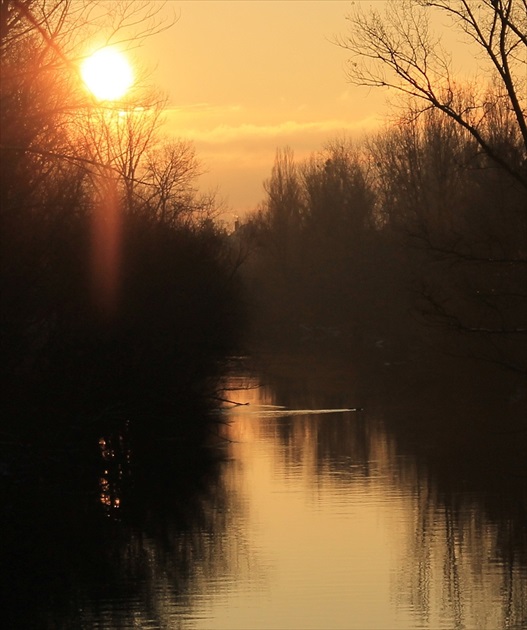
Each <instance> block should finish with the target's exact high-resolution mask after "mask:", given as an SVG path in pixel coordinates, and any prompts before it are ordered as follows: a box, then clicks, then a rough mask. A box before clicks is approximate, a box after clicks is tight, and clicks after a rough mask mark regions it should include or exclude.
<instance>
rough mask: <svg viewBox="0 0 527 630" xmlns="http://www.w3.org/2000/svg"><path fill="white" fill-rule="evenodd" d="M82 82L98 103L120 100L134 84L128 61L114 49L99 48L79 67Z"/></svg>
mask: <svg viewBox="0 0 527 630" xmlns="http://www.w3.org/2000/svg"><path fill="white" fill-rule="evenodd" d="M81 76H82V80H83V81H84V83H85V84H86V86H87V87H88V89H89V90H90V92H91V93H92V94H93V95H94V96H95V98H96V99H98V100H100V101H115V100H117V99H120V98H122V97H123V96H124V95H125V94H126V92H127V91H128V89H129V88H130V87H131V85H132V84H133V82H134V74H133V72H132V67H131V66H130V64H129V62H128V59H127V58H126V57H125V55H123V53H121V52H119V51H118V50H116V49H115V48H110V47H108V48H100V49H99V50H97V51H96V52H94V53H93V54H92V55H90V56H89V57H87V58H86V59H85V60H84V61H83V63H82V66H81Z"/></svg>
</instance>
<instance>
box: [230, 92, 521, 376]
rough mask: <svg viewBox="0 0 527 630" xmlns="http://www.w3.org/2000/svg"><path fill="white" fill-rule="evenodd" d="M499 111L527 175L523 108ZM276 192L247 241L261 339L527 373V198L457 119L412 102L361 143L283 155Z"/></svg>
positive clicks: (514, 156)
mask: <svg viewBox="0 0 527 630" xmlns="http://www.w3.org/2000/svg"><path fill="white" fill-rule="evenodd" d="M462 96H463V95H462ZM495 96H496V95H495ZM464 98H466V100H467V102H469V100H470V94H465V95H464ZM489 102H494V103H495V104H494V106H493V108H492V110H491V111H489V112H488V115H487V116H486V118H485V125H486V127H487V128H486V129H485V134H486V135H487V136H488V137H491V138H492V142H493V144H492V147H493V149H494V151H495V152H496V153H499V155H506V156H507V163H508V164H509V165H511V166H512V168H513V169H514V172H517V173H522V172H524V173H525V174H526V175H527V172H526V171H525V169H526V161H525V150H524V146H523V144H522V137H521V135H520V133H519V129H518V127H517V126H516V125H515V124H514V119H513V117H512V115H511V111H510V109H509V108H508V107H507V105H506V103H505V102H504V101H503V100H500V99H499V98H490V97H489ZM500 103H501V104H502V106H501V107H500ZM265 191H266V196H265V199H264V201H263V202H262V203H261V205H260V207H259V209H258V210H257V211H256V212H255V213H253V214H252V215H251V216H250V217H248V218H247V220H246V221H245V222H244V224H243V225H242V226H240V228H239V230H238V234H239V237H240V238H241V239H244V240H247V242H249V243H251V244H252V255H251V257H250V263H249V265H248V266H247V270H246V271H247V276H248V282H249V284H250V286H251V287H252V296H253V304H254V313H255V317H256V318H257V320H259V324H258V325H257V328H256V332H257V333H258V332H259V333H260V340H262V335H261V331H264V330H265V331H268V332H269V334H270V335H272V336H273V337H274V339H275V340H278V341H280V343H291V342H292V343H293V344H295V345H300V346H302V345H304V346H305V345H306V344H312V343H314V342H316V343H319V344H320V343H323V344H324V345H326V346H330V345H333V346H338V347H341V348H344V349H347V350H348V351H349V350H351V349H357V350H359V349H361V350H362V349H367V350H370V351H372V352H375V349H376V348H377V349H380V348H382V349H383V352H384V353H385V354H384V355H383V356H385V357H386V356H387V355H386V352H387V351H389V352H390V356H391V358H392V359H394V358H397V359H398V360H406V359H408V357H409V356H411V355H412V353H413V352H417V351H418V348H421V351H423V350H424V349H425V348H426V347H427V345H428V346H429V345H430V344H432V345H435V346H436V348H437V347H440V348H441V350H442V351H446V352H449V353H453V354H459V355H464V356H472V357H477V358H480V359H484V360H487V361H492V362H496V363H499V364H501V365H503V366H505V367H507V368H510V369H512V370H515V371H525V370H526V369H527V365H526V362H525V360H526V356H527V354H526V350H527V348H526V333H527V291H526V287H527V250H526V243H527V240H526V238H525V237H526V235H527V212H526V187H525V185H522V183H521V182H519V181H518V179H517V178H515V177H513V176H512V175H511V172H510V171H508V170H505V169H504V168H501V167H500V165H499V164H497V163H496V161H495V160H494V159H492V157H491V156H489V154H488V153H486V152H484V151H482V150H481V146H480V145H479V144H478V142H477V141H476V140H475V139H474V137H473V135H471V134H470V133H469V132H468V131H467V130H466V129H464V128H463V127H462V126H460V125H459V124H457V123H456V121H455V120H453V119H452V118H451V117H449V116H447V115H445V114H444V113H443V112H441V111H439V110H438V109H433V108H430V109H427V110H426V111H424V112H423V111H417V110H415V109H413V108H412V106H411V105H409V106H408V108H407V111H406V112H404V114H403V115H402V116H401V119H400V121H399V123H398V124H396V125H393V126H391V127H388V128H386V129H385V130H383V131H381V132H379V133H378V134H377V135H374V136H372V137H370V138H369V139H367V140H366V141H364V142H362V143H361V144H360V146H359V145H354V144H353V143H352V142H350V141H349V140H347V139H345V138H344V139H336V140H333V141H331V142H330V143H329V144H328V145H327V146H326V147H325V148H324V149H323V150H322V151H320V152H319V153H316V154H314V155H312V156H311V157H310V158H309V159H308V160H303V161H298V160H295V158H294V155H293V152H292V151H291V150H290V149H282V150H279V151H278V152H277V156H276V162H275V165H274V167H273V170H272V173H271V177H270V178H269V180H268V181H267V182H266V183H265Z"/></svg>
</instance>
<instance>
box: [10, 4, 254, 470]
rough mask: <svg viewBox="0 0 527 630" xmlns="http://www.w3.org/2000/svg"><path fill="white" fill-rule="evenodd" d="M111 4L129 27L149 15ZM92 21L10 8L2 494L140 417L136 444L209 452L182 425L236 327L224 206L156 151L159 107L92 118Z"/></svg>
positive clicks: (189, 161)
mask: <svg viewBox="0 0 527 630" xmlns="http://www.w3.org/2000/svg"><path fill="white" fill-rule="evenodd" d="M95 4H97V3H95ZM112 4H113V3H110V13H111V14H112V15H113V13H112V12H115V11H117V12H118V13H119V15H118V16H117V17H118V18H119V20H118V23H119V28H120V29H125V28H126V25H127V23H129V24H131V25H137V24H143V23H144V22H142V20H140V19H138V14H137V11H138V10H147V11H152V7H151V6H150V5H141V7H142V8H139V7H138V5H135V6H134V3H128V4H127V5H124V4H120V5H119V7H117V6H115V5H114V6H113V7H112V6H111V5H112ZM92 5H93V3H92ZM101 7H102V5H98V7H97V8H98V10H99V9H100V8H101ZM154 9H155V7H154ZM92 10H93V6H91V8H90V6H89V3H85V5H83V7H81V6H80V5H77V4H75V3H70V2H62V1H59V0H57V1H56V2H53V3H48V2H40V1H37V0H35V1H34V2H23V3H22V2H14V1H13V2H11V1H9V0H8V1H7V2H2V6H1V12H0V22H1V23H0V27H1V29H0V36H1V48H0V69H1V76H2V81H1V84H0V117H1V119H0V125H1V129H2V138H1V145H0V161H1V163H0V177H1V186H0V232H1V250H0V256H1V261H0V292H1V300H2V307H1V309H0V318H1V332H0V334H1V338H0V343H1V353H2V359H1V362H0V370H1V375H0V378H1V381H2V392H3V394H2V404H1V407H2V413H1V416H2V429H1V436H2V437H1V442H2V447H3V448H2V452H3V456H2V468H3V469H4V468H5V469H6V470H5V471H4V472H5V474H6V478H10V475H11V474H14V473H12V467H13V466H16V465H18V463H19V462H20V461H21V460H24V461H25V464H23V465H28V466H30V467H31V466H33V465H34V464H35V462H37V461H39V459H38V456H36V455H35V453H37V452H42V453H46V455H45V456H44V461H46V462H48V463H49V461H50V459H49V457H48V455H49V453H50V452H52V453H61V452H63V451H64V448H70V447H71V448H73V450H74V451H75V452H77V450H78V448H80V446H81V444H84V445H88V446H89V448H92V451H93V453H94V455H97V452H96V451H97V449H98V446H97V440H98V438H99V437H100V436H101V435H104V434H105V432H108V431H113V430H114V429H115V430H117V429H116V427H114V426H112V422H113V423H114V424H119V423H121V422H122V421H124V420H126V422H127V423H129V421H130V419H131V418H136V422H135V425H133V426H134V430H135V431H136V432H138V433H140V434H141V442H140V443H145V444H146V443H148V439H152V438H153V437H155V438H160V437H163V436H166V435H170V436H171V437H174V436H175V437H177V438H178V444H179V446H181V445H182V444H185V443H186V441H187V440H188V441H189V442H194V441H196V442H198V441H199V440H200V439H201V438H202V437H203V434H204V432H205V430H206V428H205V427H204V426H203V422H202V421H201V420H199V421H198V418H199V414H192V413H189V411H188V410H189V408H190V407H191V406H192V405H194V407H198V408H202V407H204V406H206V404H208V403H207V396H210V395H212V394H214V387H215V377H216V376H217V375H218V372H219V370H220V369H221V365H223V360H224V357H225V356H226V355H227V354H228V353H229V352H232V351H233V349H234V348H236V347H237V344H238V340H239V337H240V331H241V329H242V327H243V318H242V314H241V313H242V307H241V305H242V299H241V295H242V294H241V287H240V282H239V280H238V279H237V275H236V265H235V261H234V259H233V256H232V253H231V249H230V246H229V243H228V238H227V234H226V233H225V231H224V230H223V229H222V228H220V227H219V224H218V223H217V222H216V220H215V217H216V215H217V214H218V206H217V204H216V201H215V199H214V197H213V196H210V195H203V194H200V193H198V191H197V185H196V178H197V177H198V175H199V163H198V161H197V159H196V156H195V153H194V150H193V147H192V145H190V144H189V143H186V142H180V141H176V142H171V143H168V142H166V141H164V140H163V138H162V137H161V134H160V114H161V113H162V108H163V102H162V99H159V98H158V97H157V96H156V95H155V94H154V93H152V92H151V91H150V92H149V91H146V90H144V89H143V88H141V86H140V85H139V86H138V87H137V88H136V91H135V92H134V91H132V92H131V94H130V95H129V96H128V97H126V98H125V99H123V100H122V101H121V102H119V103H110V102H104V103H98V102H96V101H95V100H94V98H93V97H92V96H90V95H89V94H88V93H87V91H86V89H85V87H84V86H83V84H82V81H81V79H80V76H79V69H78V68H79V61H80V54H79V50H81V51H82V49H83V47H82V43H83V42H84V38H86V37H88V36H89V33H90V32H91V31H93V30H94V28H95V27H97V26H98V25H97V23H93V22H90V19H91V18H90V16H91V15H92V13H90V11H92ZM82 11H86V14H83V13H82ZM126 11H129V13H128V14H127V13H126ZM113 17H114V18H115V19H117V18H116V16H115V15H113ZM146 17H148V16H146ZM150 17H152V16H151V15H150ZM94 19H95V18H94ZM149 28H150V27H149ZM87 32H88V35H86V33H87ZM122 37H123V39H126V37H124V35H122ZM127 37H131V36H130V35H127ZM114 412H115V413H114ZM115 418H117V420H115ZM200 423H201V424H200ZM86 435H88V436H89V437H90V439H89V440H87V441H83V440H82V439H81V437H80V436H86ZM138 443H139V442H138ZM4 447H5V448H4ZM31 462H32V463H31ZM35 468H36V467H35ZM31 470H32V472H36V473H37V474H38V475H41V474H43V473H42V468H41V467H39V469H38V470H33V469H31Z"/></svg>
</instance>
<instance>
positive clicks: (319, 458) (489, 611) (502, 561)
mask: <svg viewBox="0 0 527 630" xmlns="http://www.w3.org/2000/svg"><path fill="white" fill-rule="evenodd" d="M471 368H472V369H470V370H469V372H468V374H466V373H465V374H463V372H461V373H460V374H457V375H455V376H454V378H453V379H452V376H450V379H451V381H450V382H444V381H441V379H440V377H441V374H439V375H437V374H436V375H435V379H436V380H435V384H434V378H433V376H431V374H430V373H429V372H428V373H425V374H421V375H418V376H417V375H415V374H412V375H411V377H410V376H409V375H408V374H404V373H403V374H402V375H400V377H399V378H397V377H395V378H394V377H393V376H392V375H389V374H388V375H385V374H383V373H382V372H377V373H376V377H377V382H375V379H372V377H371V374H370V375H364V374H363V375H361V377H360V379H359V378H358V375H357V371H356V370H354V369H353V368H352V367H350V366H349V365H346V364H345V363H344V364H342V363H340V364H336V366H335V364H330V367H329V369H321V366H320V363H319V364H318V365H317V364H313V363H311V362H310V361H309V360H307V361H306V358H305V357H303V359H302V360H301V361H299V362H297V363H296V364H294V365H292V364H288V367H287V370H283V365H282V366H280V367H278V368H276V367H275V365H274V364H273V362H272V361H271V362H270V363H268V364H266V365H265V368H264V371H265V376H264V379H265V380H264V382H265V385H264V386H263V396H262V397H263V399H264V400H265V401H266V402H267V403H276V402H278V403H279V404H282V405H285V406H286V407H287V408H291V409H295V408H296V409H303V408H306V407H308V406H309V404H310V403H313V405H314V406H317V405H318V406H319V407H320V406H331V405H333V406H335V407H337V408H338V407H342V406H345V405H361V406H364V408H365V413H364V414H357V415H355V416H353V420H352V421H346V420H345V419H344V418H342V417H340V418H337V419H334V420H333V421H332V419H331V418H330V417H323V418H322V419H321V420H320V421H316V420H313V418H312V417H309V416H302V415H299V416H298V417H294V418H291V417H287V418H283V419H282V420H278V421H277V422H276V425H275V426H274V427H273V428H267V429H266V430H267V431H268V432H270V435H269V436H268V437H269V439H272V440H275V439H279V440H280V442H281V444H282V448H281V450H280V451H279V453H280V456H281V457H282V458H283V462H282V466H283V468H284V469H285V470H287V469H290V470H292V469H294V468H295V467H298V466H302V465H303V466H304V467H305V466H306V465H307V467H308V471H307V472H305V474H306V475H311V476H312V477H313V478H314V480H315V481H314V483H316V484H318V485H319V486H320V485H326V486H327V485H333V486H342V488H347V489H349V491H352V490H353V488H354V487H358V486H360V485H361V484H364V483H371V484H375V483H377V481H380V483H382V484H384V486H385V491H386V492H393V493H397V494H398V495H400V496H402V497H405V498H406V499H405V500H407V501H408V502H409V513H411V514H413V523H411V526H410V527H408V528H407V529H406V530H405V536H406V541H405V543H404V552H401V554H400V559H399V569H398V572H397V575H396V577H395V579H394V589H395V593H396V595H395V597H396V599H397V605H398V607H400V608H401V609H402V610H404V609H406V610H411V611H412V612H413V614H415V615H416V616H417V618H418V623H419V624H422V625H424V626H425V627H430V624H432V625H433V624H434V623H437V621H438V620H443V622H445V620H446V621H450V620H451V621H452V622H453V623H454V626H455V627H456V628H457V627H459V628H461V627H466V626H467V623H469V624H470V620H476V622H477V624H478V627H482V628H483V627H490V628H494V627H502V626H504V627H521V626H522V624H525V623H527V528H526V525H527V519H526V516H527V515H526V512H525V509H526V505H527V487H526V486H527V484H526V480H527V476H526V474H525V473H526V471H525V467H524V466H525V462H524V460H522V458H521V455H520V453H521V452H522V451H523V449H524V445H525V431H524V430H523V431H522V430H517V427H518V425H519V426H520V429H521V426H522V424H521V423H522V420H521V417H522V413H523V412H522V409H521V408H515V409H509V408H507V407H504V401H507V400H508V399H509V398H510V394H508V393H507V391H510V389H512V390H514V386H512V387H510V388H509V390H507V387H506V385H504V383H505V384H506V383H508V381H509V376H508V375H505V378H504V379H502V381H500V375H499V373H498V376H497V375H496V372H494V371H493V369H492V368H491V369H489V371H488V372H487V373H486V372H485V369H481V366H479V378H478V375H476V376H475V374H474V370H473V366H471ZM442 376H443V377H444V374H443V375H442ZM379 377H380V378H381V379H382V382H380V379H379ZM405 377H406V379H408V378H411V380H410V382H413V384H414V387H413V388H411V389H410V388H409V387H408V382H407V383H406V385H405V386H406V388H407V391H406V392H405V386H404V379H405ZM456 378H458V379H459V381H458V382H455V381H456ZM486 379H488V381H487V380H486ZM452 380H453V381H454V382H452ZM402 381H403V385H402ZM372 383H374V384H373V385H372ZM425 383H426V386H425ZM430 383H433V384H434V386H430ZM500 388H502V389H501V390H500ZM486 391H488V392H490V394H489V395H485V392H486ZM504 392H505V393H504ZM401 393H403V397H404V396H405V398H403V399H401ZM447 414H448V421H447V422H445V421H444V418H445V416H446V415H447ZM515 414H516V417H515ZM441 416H442V417H441ZM523 417H525V416H523ZM438 418H440V420H441V421H439V420H438ZM523 423H524V421H523ZM497 427H499V428H500V429H502V428H503V427H505V430H499V429H497ZM523 452H525V451H523ZM522 461H523V462H524V463H523V467H522V465H521V464H520V465H519V463H521V462H522ZM395 527H397V524H395ZM496 601H499V602H501V610H493V608H492V604H491V602H496ZM496 624H498V625H496Z"/></svg>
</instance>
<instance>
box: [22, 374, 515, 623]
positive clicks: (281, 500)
mask: <svg viewBox="0 0 527 630" xmlns="http://www.w3.org/2000/svg"><path fill="white" fill-rule="evenodd" d="M350 378H351V377H350V374H347V373H341V372H338V373H331V372H330V373H326V372H323V371H321V372H320V373H317V374H315V375H313V374H312V375H311V378H310V380H306V377H305V374H304V375H303V376H301V377H299V376H296V375H294V374H293V373H292V372H291V371H290V370H287V378H286V377H285V376H283V377H282V378H278V379H275V380H273V379H272V378H271V379H270V378H266V377H264V376H261V375H258V374H257V375H254V374H253V375H251V376H249V375H240V374H238V375H236V376H231V377H230V378H228V379H227V381H226V394H225V397H226V398H228V399H230V400H231V401H233V402H232V403H227V402H225V403H223V408H222V409H221V411H219V417H220V419H221V420H222V424H221V432H220V433H221V439H220V440H219V443H220V445H221V449H222V452H223V458H222V461H220V462H219V463H218V464H217V466H216V467H213V470H212V472H211V473H209V475H208V476H207V478H206V482H205V483H204V484H203V485H202V487H201V489H200V490H199V491H198V490H196V491H192V492H191V491H189V498H188V500H187V501H184V503H186V508H187V509H182V506H181V503H182V502H181V500H180V497H181V493H180V492H176V491H173V490H171V488H172V485H171V483H170V481H168V482H166V483H161V484H160V486H161V489H158V490H157V492H158V495H156V496H155V500H153V499H152V498H151V497H149V501H148V502H147V503H146V504H145V505H147V507H146V508H145V510H144V512H145V513H144V514H141V515H140V516H139V517H137V518H136V519H135V520H134V519H131V520H130V522H129V523H127V522H125V521H118V520H114V519H108V521H109V522H108V524H109V529H105V530H104V533H103V535H101V538H100V539H98V540H99V542H98V543H97V544H94V548H93V549H90V550H88V551H87V552H86V554H85V555H83V554H82V553H81V555H80V557H79V562H80V563H81V564H83V565H84V564H86V563H87V559H88V557H91V558H93V557H94V555H95V556H96V555H97V554H98V553H99V554H100V555H101V557H102V558H103V560H101V562H100V564H98V565H97V566H96V567H95V568H94V569H93V570H92V571H91V573H87V572H86V570H85V568H84V569H77V570H76V571H75V570H72V567H71V566H69V565H66V569H64V567H62V565H60V566H61V567H62V569H61V570H62V571H66V572H68V571H69V574H68V578H67V579H64V580H63V581H61V580H60V579H59V578H57V576H56V575H55V579H56V580H57V588H56V591H58V592H59V593H60V591H61V590H62V593H63V594H66V595H67V597H64V599H67V601H68V603H64V602H62V604H61V606H60V607H58V606H57V600H60V596H59V595H57V592H54V594H52V595H49V594H48V595H47V596H46V598H45V600H44V602H43V603H41V607H42V609H43V610H44V611H45V615H44V616H45V617H46V615H47V619H48V622H49V623H48V627H54V628H57V627H58V628H101V629H103V628H166V629H171V628H185V629H189V630H201V629H204V630H213V629H221V630H235V629H243V630H250V629H253V628H254V629H256V628H262V629H264V628H265V629H270V628H279V629H302V630H304V629H305V630H307V629H314V628H325V629H332V628H335V629H336V628H346V629H353V628H357V629H359V628H360V629H368V628H371V629H375V630H381V629H390V630H392V629H398V628H401V629H403V628H404V629H405V630H409V629H414V628H433V629H437V628H449V629H450V628H474V629H476V628H477V629H478V630H479V629H484V628H488V629H491V630H494V629H498V628H522V627H527V565H526V563H525V547H524V546H523V547H522V544H523V543H524V542H525V536H524V534H525V530H523V531H522V532H520V536H519V538H520V542H519V543H518V533H517V528H518V523H517V522H515V521H514V519H513V516H510V515H508V514H507V513H502V514H501V518H499V519H498V518H495V517H493V515H492V510H490V509H487V508H486V506H488V505H489V504H490V505H493V501H494V502H495V501H498V500H500V497H498V496H490V497H489V496H483V494H482V491H481V490H475V489H474V487H472V484H471V483H469V482H468V481H467V480H461V479H456V480H455V483H454V484H453V485H451V486H445V484H444V483H441V481H440V480H439V475H438V474H437V471H436V472H435V473H433V472H432V471H431V470H429V469H428V468H427V466H425V465H423V462H421V461H419V458H418V457H413V456H412V455H411V454H410V453H408V452H405V451H404V449H402V448H401V446H400V444H399V443H398V442H397V440H396V438H395V437H394V435H393V434H392V433H390V432H389V430H388V428H387V418H386V417H384V415H383V409H385V406H383V405H382V404H380V405H373V404H372V401H371V400H368V399H367V397H365V396H364V395H361V394H360V391H359V390H360V388H357V387H351V386H346V385H345V384H346V383H349V379H350ZM314 381H316V383H317V386H316V387H314V386H313V382H314ZM359 398H360V400H359ZM234 403H243V404H234ZM363 407H364V408H363ZM454 477H456V475H454ZM165 481H166V480H165ZM486 492H487V493H488V494H489V495H493V493H494V494H498V493H496V492H494V490H493V489H487V490H486ZM148 493H150V491H149V492H148ZM117 494H118V491H117ZM151 494H152V495H155V492H154V489H152V490H151ZM103 498H104V497H103ZM501 498H502V497H501ZM101 501H102V499H101ZM102 502H103V503H104V501H102ZM489 502H490V503H489ZM515 532H516V533H515ZM58 544H59V543H58ZM98 545H99V546H100V547H98ZM51 555H52V557H53V554H51ZM65 555H66V554H65ZM72 562H73V561H72ZM55 573H56V572H55ZM66 581H68V582H69V584H68V585H67V586H66V585H65V582H66ZM13 627H16V626H13ZM18 627H22V626H18ZM43 627H44V625H43Z"/></svg>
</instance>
